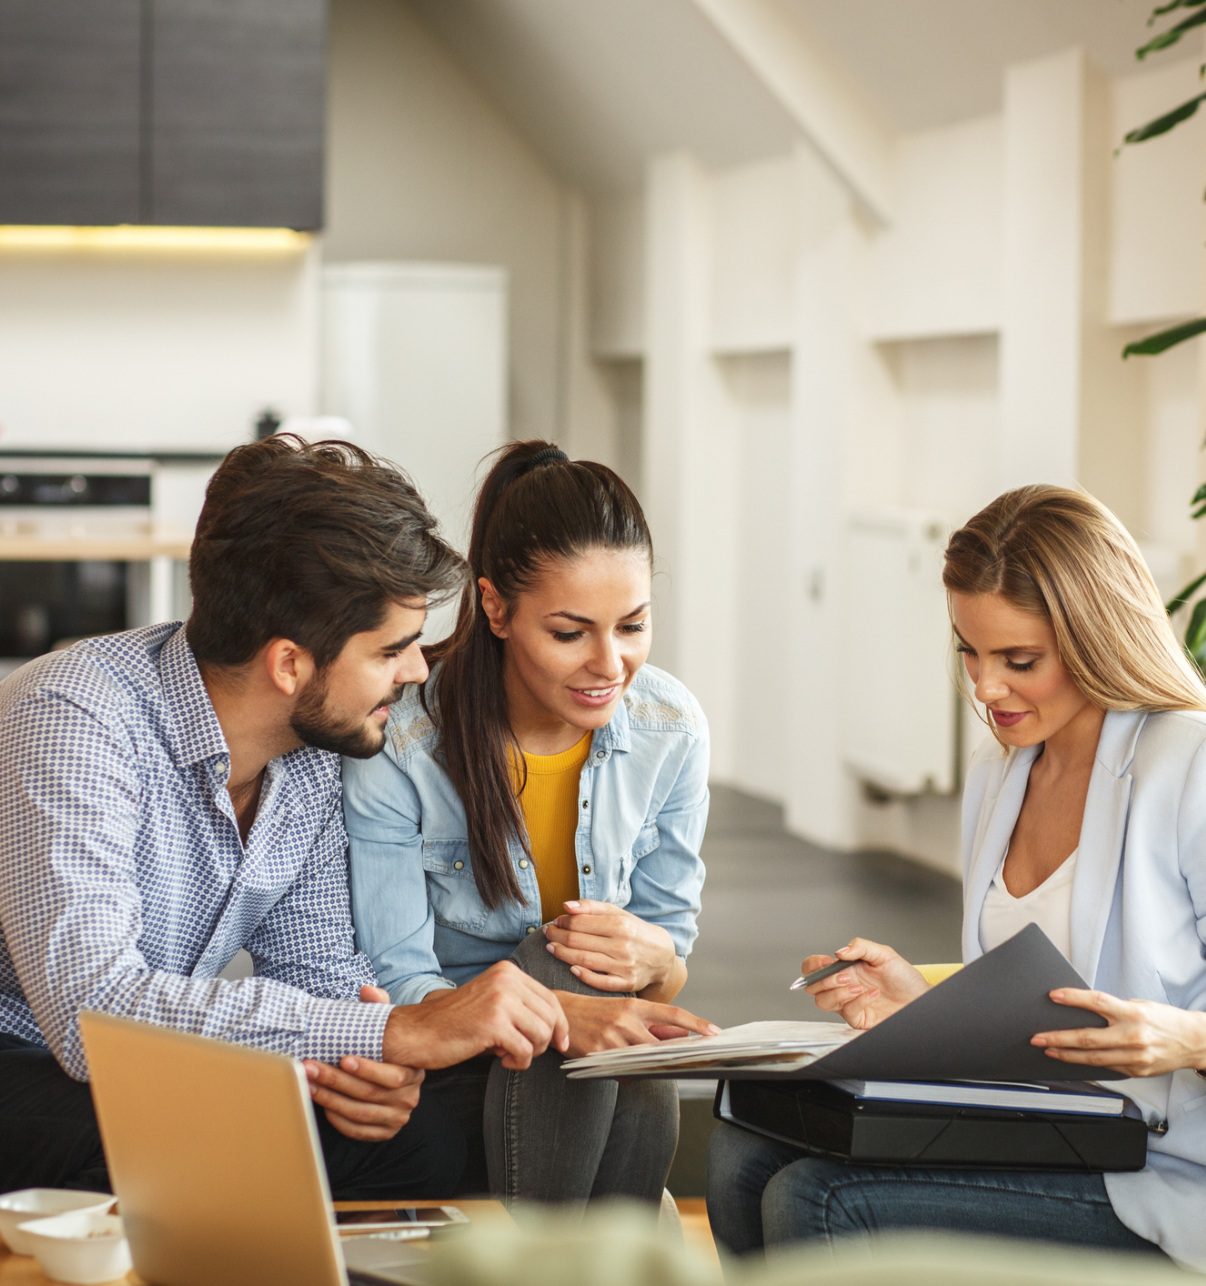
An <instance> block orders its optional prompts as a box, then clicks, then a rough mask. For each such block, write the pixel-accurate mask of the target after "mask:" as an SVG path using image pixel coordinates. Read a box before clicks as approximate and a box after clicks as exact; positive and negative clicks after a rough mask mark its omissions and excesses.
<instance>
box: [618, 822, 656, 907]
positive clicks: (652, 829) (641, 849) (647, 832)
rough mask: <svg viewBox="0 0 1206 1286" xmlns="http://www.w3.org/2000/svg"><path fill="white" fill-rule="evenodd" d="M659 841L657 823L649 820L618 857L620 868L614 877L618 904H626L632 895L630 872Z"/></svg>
mask: <svg viewBox="0 0 1206 1286" xmlns="http://www.w3.org/2000/svg"><path fill="white" fill-rule="evenodd" d="M660 843H661V836H660V835H659V834H658V829H657V823H656V822H649V823H648V824H646V825H645V826H642V827H641V829H640V831H639V832H638V833H637V837H636V839H635V840H633V842H632V847H631V848H630V849H629V850H628V852H626V853H625V854H623V856H621V858H620V868H619V872H618V874H617V877H616V891H615V899H616V902H617V903H618V905H620V906H627V905H628V902H629V899H630V898H631V897H632V872H633V870H634V869H635V868H636V864H637V862H638V861H640V859H641V858H642V857H646V856H647V855H648V854H650V853H652V852H653V850H654V849H655V848H657V846H658V845H659V844H660Z"/></svg>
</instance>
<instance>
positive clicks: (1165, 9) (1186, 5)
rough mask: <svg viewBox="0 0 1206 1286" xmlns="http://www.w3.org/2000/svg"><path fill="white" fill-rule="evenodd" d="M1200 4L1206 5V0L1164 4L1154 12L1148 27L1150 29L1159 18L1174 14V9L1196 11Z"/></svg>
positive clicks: (1178, 1)
mask: <svg viewBox="0 0 1206 1286" xmlns="http://www.w3.org/2000/svg"><path fill="white" fill-rule="evenodd" d="M1200 4H1206V0H1169V2H1168V4H1162V5H1160V7H1159V8H1158V9H1153V10H1152V16H1151V17H1150V18H1149V19H1148V20H1147V25H1148V26H1149V27H1150V26H1151V25H1152V23H1153V22H1155V21H1156V19H1157V18H1160V17H1163V15H1164V14H1166V13H1172V11H1173V10H1174V9H1196V8H1197V7H1198V5H1200Z"/></svg>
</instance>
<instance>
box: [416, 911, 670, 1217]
mask: <svg viewBox="0 0 1206 1286" xmlns="http://www.w3.org/2000/svg"><path fill="white" fill-rule="evenodd" d="M545 946H546V939H545V936H544V934H543V933H539V932H537V933H533V934H531V935H529V936H528V937H527V938H525V939H524V941H523V942H521V943H520V944H519V946H518V947H516V949H515V952H514V954H513V955H512V957H511V959H512V960H513V961H514V962H515V964H517V965H518V966H519V967H520V968H521V969H522V970H523V971H524V972H525V973H527V974H529V975H531V977H533V978H535V979H536V980H537V981H538V982H542V983H544V985H545V986H546V987H551V988H553V989H555V990H557V991H573V992H578V993H581V994H583V995H591V996H608V997H609V998H611V999H614V998H615V997H612V996H610V993H604V992H600V991H596V990H595V989H594V988H593V987H589V986H587V985H586V984H585V983H583V982H580V981H579V980H578V979H577V978H575V977H574V975H573V974H572V973H571V972H570V971H569V968H568V967H567V966H566V965H564V964H562V963H561V962H560V961H558V960H556V959H554V958H553V956H552V955H551V954H550V953H549V952H548V951H546V950H545ZM562 1061H563V1059H562V1055H561V1054H559V1053H557V1052H556V1051H554V1050H549V1051H548V1052H547V1053H546V1054H543V1055H541V1056H540V1057H539V1058H537V1059H535V1060H534V1061H533V1063H532V1066H531V1067H529V1068H528V1069H527V1070H526V1071H523V1072H512V1071H508V1070H507V1068H505V1067H503V1066H502V1064H501V1063H500V1062H499V1061H498V1059H496V1058H493V1057H491V1056H489V1055H485V1056H483V1057H480V1058H474V1059H471V1060H470V1061H469V1062H467V1063H462V1064H460V1066H458V1067H450V1068H448V1069H446V1070H444V1071H439V1072H429V1073H428V1075H427V1079H426V1081H425V1082H424V1085H423V1097H424V1098H427V1097H429V1096H430V1097H431V1098H433V1099H437V1100H438V1101H439V1102H440V1105H441V1107H442V1109H443V1111H444V1112H445V1113H447V1114H449V1115H451V1116H454V1117H455V1118H456V1119H457V1120H458V1121H459V1122H460V1125H461V1128H462V1130H463V1131H464V1134H465V1138H466V1140H467V1141H468V1145H469V1164H468V1168H467V1171H466V1177H465V1181H464V1183H463V1184H462V1187H461V1195H468V1194H469V1193H473V1192H483V1191H484V1192H488V1193H490V1194H492V1195H494V1196H498V1197H502V1198H503V1199H504V1200H505V1201H506V1202H507V1203H508V1204H510V1203H511V1202H513V1201H540V1202H569V1203H581V1202H585V1201H586V1200H588V1199H589V1198H592V1197H629V1198H634V1199H636V1200H638V1201H648V1202H651V1203H654V1204H656V1203H657V1202H658V1201H660V1200H661V1195H662V1189H663V1188H664V1187H665V1184H666V1175H667V1174H668V1173H669V1170H670V1163H671V1161H673V1160H674V1151H675V1148H676V1147H677V1146H678V1088H677V1086H676V1085H675V1084H674V1082H673V1081H639V1080H629V1081H611V1080H602V1081H571V1080H569V1079H568V1078H567V1077H566V1075H565V1073H564V1072H563V1071H562V1070H561V1063H562Z"/></svg>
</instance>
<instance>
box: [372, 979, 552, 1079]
mask: <svg viewBox="0 0 1206 1286" xmlns="http://www.w3.org/2000/svg"><path fill="white" fill-rule="evenodd" d="M550 1045H551V1046H552V1047H553V1048H554V1049H558V1050H560V1051H561V1052H562V1053H564V1052H565V1050H566V1049H567V1048H568V1046H569V1024H568V1023H567V1022H566V1019H565V1014H564V1013H563V1012H562V1009H561V1005H560V1003H559V1002H558V1000H557V997H556V996H555V995H554V994H553V993H552V992H551V991H549V989H548V988H547V987H543V986H541V985H540V983H538V982H537V981H536V980H535V979H534V978H529V977H528V975H527V974H526V973H523V972H522V971H521V970H520V969H518V968H517V967H516V966H515V965H513V964H512V963H511V962H510V961H509V960H500V961H499V963H498V964H495V965H491V966H490V968H489V969H487V970H486V971H485V972H484V973H480V974H478V976H477V977H476V978H474V979H473V980H472V981H471V982H467V983H465V984H464V986H461V987H457V988H455V989H448V988H441V989H440V990H438V991H432V992H429V993H428V994H427V995H426V996H425V997H424V998H423V1001H422V1003H420V1004H417V1005H399V1006H397V1007H396V1008H395V1009H394V1011H393V1012H392V1013H391V1014H390V1016H389V1022H388V1023H387V1025H386V1028H385V1040H384V1057H385V1058H386V1060H387V1061H388V1062H391V1063H402V1064H403V1065H405V1066H408V1067H428V1068H432V1067H451V1066H453V1065H454V1064H455V1063H463V1062H464V1061H465V1060H466V1059H467V1058H472V1057H473V1056H474V1055H475V1054H481V1053H483V1052H485V1051H490V1052H492V1053H494V1054H497V1055H498V1057H499V1058H500V1059H501V1060H502V1065H503V1066H504V1067H507V1068H510V1069H511V1070H512V1071H517V1072H518V1071H522V1070H523V1069H524V1068H525V1067H528V1066H530V1065H531V1062H532V1059H533V1058H536V1057H538V1056H539V1055H541V1054H543V1053H544V1051H545V1050H546V1049H548V1048H549V1046H550Z"/></svg>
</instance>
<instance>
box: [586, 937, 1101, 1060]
mask: <svg viewBox="0 0 1206 1286" xmlns="http://www.w3.org/2000/svg"><path fill="white" fill-rule="evenodd" d="M1084 986H1085V983H1084V981H1083V980H1082V979H1081V977H1080V975H1079V974H1078V973H1077V972H1076V970H1075V969H1074V968H1073V967H1072V966H1071V965H1070V964H1069V963H1068V961H1067V960H1065V959H1064V957H1063V956H1062V955H1060V953H1059V951H1058V950H1057V949H1056V948H1055V946H1054V945H1053V944H1052V942H1051V940H1050V939H1049V938H1048V937H1047V935H1046V934H1045V933H1044V932H1043V931H1042V930H1041V929H1040V928H1039V927H1038V926H1037V925H1034V924H1030V925H1027V926H1026V928H1024V929H1023V930H1022V931H1021V932H1020V933H1017V934H1015V935H1014V936H1013V937H1012V938H1010V939H1009V940H1008V941H1007V942H1003V943H1001V945H1000V946H999V947H997V948H995V949H994V950H992V951H988V952H986V953H985V954H984V955H982V956H981V957H980V958H979V959H978V960H973V961H972V963H971V964H969V965H967V966H965V967H964V968H963V969H960V970H959V972H958V973H955V974H952V976H951V977H949V978H948V979H946V981H945V982H941V983H939V984H938V985H937V986H936V987H932V988H930V990H929V991H927V992H925V993H924V994H923V995H921V996H918V997H917V999H916V1000H914V1001H913V1002H912V1003H911V1004H908V1005H905V1006H904V1008H903V1009H899V1010H897V1012H896V1013H894V1014H893V1015H892V1016H891V1017H890V1018H886V1019H885V1020H884V1021H883V1022H882V1023H880V1024H879V1025H878V1026H875V1027H872V1028H870V1029H869V1030H867V1031H863V1032H857V1031H854V1030H853V1029H852V1028H849V1027H846V1026H845V1025H844V1024H842V1023H829V1022H800V1023H792V1022H767V1023H746V1024H744V1025H743V1026H740V1027H730V1028H728V1029H727V1030H726V1031H724V1032H722V1033H721V1034H720V1035H719V1036H685V1037H681V1038H679V1039H677V1040H668V1041H663V1042H661V1043H660V1044H656V1045H631V1046H628V1047H626V1048H624V1049H614V1050H605V1051H603V1052H601V1053H598V1054H590V1055H588V1056H587V1057H585V1058H576V1059H571V1060H570V1061H568V1062H566V1063H565V1064H564V1065H563V1066H564V1068H565V1070H566V1072H567V1073H568V1074H569V1075H571V1076H584V1077H586V1076H589V1077H599V1076H673V1077H709V1078H715V1077H723V1078H725V1079H726V1080H740V1079H766V1078H774V1077H780V1076H781V1077H785V1078H790V1079H796V1080H826V1081H834V1080H842V1079H854V1080H879V1081H944V1080H962V1081H1069V1080H1079V1079H1081V1078H1082V1077H1083V1076H1084V1068H1083V1067H1079V1066H1077V1065H1076V1064H1073V1063H1061V1062H1058V1061H1056V1060H1055V1059H1052V1058H1048V1057H1047V1056H1046V1055H1045V1054H1044V1053H1043V1052H1042V1050H1041V1049H1037V1048H1036V1047H1035V1046H1033V1045H1031V1043H1030V1037H1031V1036H1033V1035H1034V1034H1035V1032H1040V1031H1057V1030H1061V1029H1065V1028H1073V1027H1103V1026H1105V1021H1106V1020H1105V1019H1104V1018H1102V1017H1101V1016H1100V1015H1098V1014H1094V1013H1090V1012H1089V1011H1088V1010H1085V1009H1073V1008H1070V1007H1069V1006H1066V1005H1057V1004H1055V1003H1054V1002H1053V1001H1052V1000H1051V999H1050V998H1049V995H1048V993H1049V992H1051V991H1052V990H1054V989H1055V988H1056V987H1084ZM1121 1075H1122V1073H1120V1072H1115V1071H1111V1070H1110V1069H1109V1068H1104V1067H1103V1068H1095V1069H1094V1076H1095V1079H1097V1080H1115V1079H1119V1078H1120V1077H1121Z"/></svg>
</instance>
